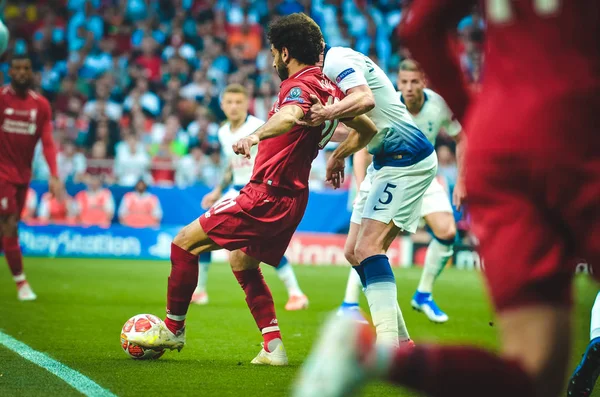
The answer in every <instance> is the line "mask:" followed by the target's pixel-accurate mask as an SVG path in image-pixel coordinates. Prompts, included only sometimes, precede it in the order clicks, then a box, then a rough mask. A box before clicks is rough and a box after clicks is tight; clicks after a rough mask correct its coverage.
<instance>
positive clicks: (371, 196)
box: [350, 152, 437, 233]
mask: <svg viewBox="0 0 600 397" xmlns="http://www.w3.org/2000/svg"><path fill="white" fill-rule="evenodd" d="M436 172H437V156H436V154H435V152H434V153H432V154H431V155H429V157H427V158H425V159H423V160H421V161H420V162H418V163H417V164H413V165H411V166H408V167H389V166H388V167H382V168H380V169H379V170H376V169H374V168H373V166H369V168H368V169H367V175H366V177H365V180H364V181H363V183H361V185H360V191H359V192H358V195H357V197H356V201H355V202H354V207H353V209H352V217H351V218H350V221H351V222H352V223H356V224H359V225H360V223H361V219H362V218H367V219H374V220H376V221H380V222H383V223H386V224H387V223H389V222H390V221H393V222H394V224H395V225H396V226H398V227H399V228H401V229H402V230H405V231H407V232H410V233H414V232H415V231H416V230H417V226H418V225H419V220H420V219H421V206H422V203H423V197H424V195H425V192H426V191H427V188H429V186H430V185H431V182H432V181H433V179H434V177H435V174H436Z"/></svg>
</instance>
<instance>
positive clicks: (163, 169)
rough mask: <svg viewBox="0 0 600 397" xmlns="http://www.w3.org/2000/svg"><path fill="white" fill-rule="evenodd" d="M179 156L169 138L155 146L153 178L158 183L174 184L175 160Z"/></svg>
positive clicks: (164, 184) (163, 184)
mask: <svg viewBox="0 0 600 397" xmlns="http://www.w3.org/2000/svg"><path fill="white" fill-rule="evenodd" d="M176 158H177V156H176V155H175V153H173V148H172V147H171V145H170V144H169V142H168V141H167V140H165V141H164V142H162V143H161V144H159V145H157V146H154V148H153V157H152V179H153V181H154V183H155V184H156V185H162V186H173V184H174V183H175V160H176Z"/></svg>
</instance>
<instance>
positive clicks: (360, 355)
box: [295, 0, 600, 397]
mask: <svg viewBox="0 0 600 397" xmlns="http://www.w3.org/2000/svg"><path fill="white" fill-rule="evenodd" d="M475 3H476V1H475V0H415V1H414V2H413V3H412V5H411V6H410V8H409V9H406V10H405V9H403V13H404V14H405V15H404V17H405V19H404V25H403V26H402V30H401V32H402V36H403V37H402V38H403V40H404V43H405V44H406V45H407V46H408V47H409V49H410V51H411V53H412V55H413V56H414V57H415V58H416V59H417V60H418V61H419V62H420V63H421V65H422V67H423V69H424V70H425V72H426V73H427V75H428V76H429V78H430V80H431V82H432V85H433V86H434V87H436V89H437V90H438V91H439V93H440V94H441V95H442V96H443V97H444V98H446V100H447V101H448V104H449V105H450V108H451V109H452V110H453V111H454V113H455V115H456V117H457V118H458V119H459V120H461V121H464V125H465V130H466V131H469V132H470V134H469V135H470V136H469V148H468V149H467V156H466V189H467V193H468V196H469V206H470V211H471V214H472V217H473V222H474V226H473V228H474V231H475V233H476V235H477V236H478V237H479V239H480V241H481V247H480V250H481V254H482V257H483V258H484V261H485V277H486V281H487V285H488V287H489V291H490V295H491V298H492V303H493V305H494V307H495V310H496V312H497V321H496V322H497V324H498V327H499V333H500V341H501V349H500V353H499V355H496V354H494V353H491V352H487V351H485V350H483V349H481V348H476V347H469V346H438V345H429V346H427V345H425V344H422V345H418V346H417V347H416V348H414V349H398V350H389V349H388V350H386V349H382V350H378V349H377V348H372V344H371V343H370V341H369V338H368V337H365V334H364V332H361V330H360V329H359V328H358V326H356V325H354V324H353V323H351V322H350V321H349V320H348V319H341V320H337V321H336V320H330V322H329V323H328V325H327V326H326V328H325V331H324V334H323V337H322V340H321V342H320V343H319V345H318V346H317V348H316V349H315V350H314V352H313V353H312V355H311V357H310V358H309V360H308V361H307V362H306V365H305V367H304V369H303V372H302V375H301V377H300V380H299V384H298V386H297V388H296V392H295V395H296V396H309V395H310V396H316V395H318V396H321V397H324V396H342V395H347V394H348V393H349V392H350V391H352V390H356V389H357V388H358V387H359V385H360V384H361V383H363V382H364V381H366V380H368V379H369V378H380V379H387V380H389V381H390V382H393V383H396V384H399V385H402V386H405V387H409V388H412V389H415V390H417V391H419V392H422V393H424V394H425V395H430V396H452V397H454V396H461V397H480V396H486V397H509V396H510V397H534V396H537V397H556V396H559V395H560V393H561V391H562V390H564V389H563V388H564V385H565V380H566V379H565V378H566V369H567V368H566V367H567V364H568V358H569V352H570V340H571V319H570V314H571V294H572V291H571V288H572V279H573V274H574V270H575V264H576V263H577V261H576V260H575V259H576V258H578V257H585V258H587V259H588V262H589V263H591V264H592V266H600V200H599V197H600V156H599V155H598V153H600V137H599V135H598V126H599V125H600V113H599V112H598V109H600V34H599V33H600V32H599V30H598V29H599V28H598V26H599V25H598V21H600V2H598V1H597V0H586V1H584V0H582V1H566V0H563V1H559V0H520V1H516V0H512V1H509V0H494V1H491V0H490V1H485V2H483V3H484V7H483V10H484V11H485V13H486V16H487V18H486V20H487V33H486V39H487V54H486V65H485V73H484V75H485V79H484V81H483V86H482V92H481V95H480V96H479V97H478V98H477V99H476V100H473V101H472V103H470V100H469V97H468V95H467V93H466V90H465V88H464V86H463V84H462V81H461V79H460V78H459V77H458V76H460V69H459V68H458V66H457V63H456V62H455V60H454V59H453V57H452V55H451V54H452V53H453V52H452V50H451V49H450V47H449V46H448V45H447V44H448V41H447V33H449V32H451V31H453V30H455V28H456V25H457V22H458V20H459V19H460V18H461V17H462V16H464V15H466V14H467V13H468V12H469V11H470V9H471V7H472V6H473V5H474V4H475ZM467 108H468V112H467ZM594 270H595V271H594V272H593V273H594V274H595V276H596V277H598V275H600V271H599V270H600V269H599V268H596V269H594ZM341 322H343V323H341ZM342 327H345V331H344V332H342V331H340V329H341V328H342ZM572 395H577V396H588V395H589V394H587V393H586V392H585V391H584V390H581V394H572Z"/></svg>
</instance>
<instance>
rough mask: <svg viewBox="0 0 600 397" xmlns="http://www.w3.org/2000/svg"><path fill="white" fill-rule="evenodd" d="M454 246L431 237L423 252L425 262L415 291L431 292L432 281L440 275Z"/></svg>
mask: <svg viewBox="0 0 600 397" xmlns="http://www.w3.org/2000/svg"><path fill="white" fill-rule="evenodd" d="M453 253H454V247H453V246H452V245H446V244H442V243H440V242H439V241H437V240H436V239H432V240H431V242H430V243H429V246H428V247H427V253H426V254H425V264H424V265H423V272H422V273H421V281H420V282H419V287H418V288H417V291H419V292H425V293H431V292H432V291H433V283H434V282H435V279H436V278H437V277H438V276H439V275H440V273H441V272H442V270H444V267H445V266H446V263H448V259H450V257H452V254H453Z"/></svg>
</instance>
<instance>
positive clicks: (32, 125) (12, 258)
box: [0, 55, 60, 300]
mask: <svg viewBox="0 0 600 397" xmlns="http://www.w3.org/2000/svg"><path fill="white" fill-rule="evenodd" d="M8 74H9V76H10V79H11V83H10V85H8V86H6V87H3V88H1V89H0V235H1V236H2V239H1V240H0V250H3V251H4V256H5V257H6V261H7V262H8V266H9V267H10V271H11V273H12V275H13V278H14V280H15V283H17V289H18V297H19V299H20V300H34V299H36V295H35V294H34V293H33V291H32V290H31V287H30V286H29V284H28V283H27V279H26V278H25V273H23V258H22V255H21V247H20V246H19V237H18V225H19V220H20V217H21V211H22V209H23V205H24V204H25V196H26V194H27V188H28V187H29V181H30V180H31V162H32V159H33V152H34V149H35V145H36V144H37V142H38V140H40V139H41V140H42V144H43V148H44V157H45V158H46V161H47V162H48V167H49V168H50V174H51V175H52V176H51V178H50V190H54V189H55V187H56V186H58V184H60V181H59V180H58V177H57V169H56V148H55V146H54V141H53V139H52V112H51V110H50V104H49V103H48V101H47V100H46V98H44V97H43V96H41V95H39V94H37V93H36V92H34V91H33V90H32V85H33V70H32V65H31V60H30V59H29V58H28V57H27V56H22V55H17V56H15V57H13V58H12V60H11V61H10V69H9V71H8Z"/></svg>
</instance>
